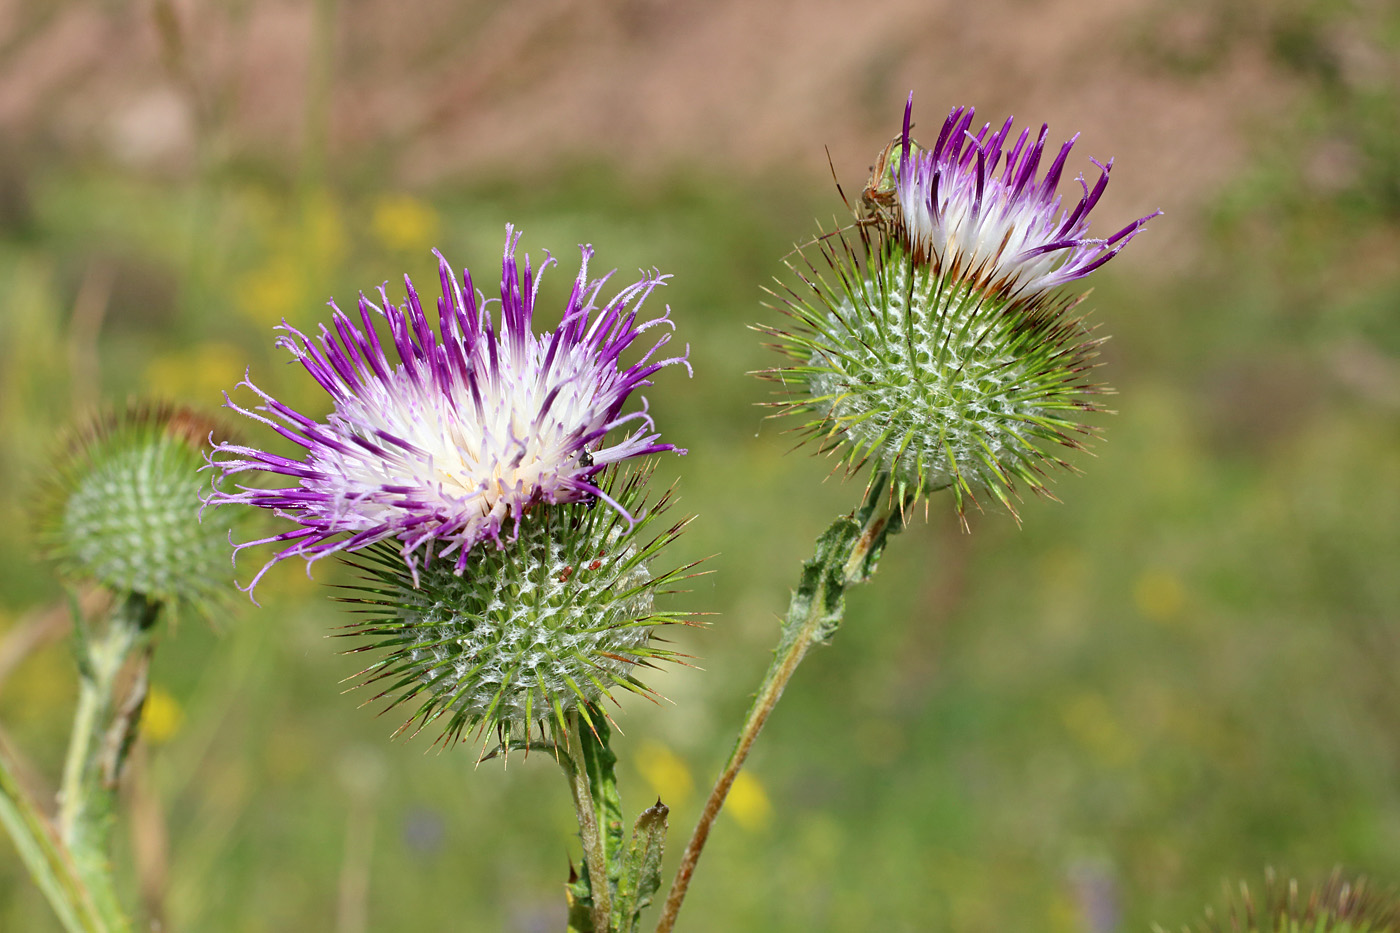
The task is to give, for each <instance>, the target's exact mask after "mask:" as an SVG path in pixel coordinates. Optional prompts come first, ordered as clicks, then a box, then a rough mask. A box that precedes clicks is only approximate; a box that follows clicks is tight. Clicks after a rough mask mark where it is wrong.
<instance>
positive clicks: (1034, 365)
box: [759, 98, 1148, 514]
mask: <svg viewBox="0 0 1400 933" xmlns="http://www.w3.org/2000/svg"><path fill="white" fill-rule="evenodd" d="M911 105H912V98H911ZM910 112H911V111H910V109H909V108H908V107H906V109H905V113H904V131H903V133H902V134H901V135H900V136H899V137H897V138H896V140H895V142H892V143H891V144H890V146H887V147H886V148H885V150H884V152H883V153H882V154H881V155H880V158H879V160H878V161H877V162H876V165H875V169H874V171H873V173H872V175H871V178H870V181H869V183H868V184H867V186H866V188H865V191H864V192H863V194H862V202H861V206H860V208H859V209H858V211H857V223H856V225H855V226H854V227H852V228H846V229H843V230H838V231H835V232H833V233H829V234H826V235H823V236H819V237H818V238H816V239H814V240H813V241H812V242H811V243H810V244H808V246H807V247H804V248H802V249H800V250H798V251H797V256H798V257H800V259H799V260H798V261H796V262H790V263H789V267H790V268H791V269H792V271H793V273H794V274H795V275H796V277H797V279H798V280H799V283H798V284H795V285H787V284H784V285H782V291H781V292H779V293H774V295H775V297H776V298H777V299H778V301H779V305H778V308H779V310H781V311H782V312H783V313H785V314H786V315H788V317H790V318H791V319H792V320H793V321H794V322H795V325H796V326H795V327H791V328H789V329H780V328H776V327H761V328H759V329H760V330H761V331H762V332H764V333H766V334H768V335H769V336H771V337H773V338H775V343H774V344H773V347H774V349H777V350H779V351H780V352H782V353H784V354H785V355H786V356H787V357H789V359H790V360H791V363H790V364H789V365H787V366H784V367H781V368H776V369H771V370H768V371H766V372H764V373H763V374H762V375H764V376H766V377H767V378H769V379H772V380H774V381H777V382H779V383H781V384H782V385H783V386H784V387H785V389H786V391H787V397H786V399H785V400H783V401H781V402H779V403H777V404H778V406H779V407H780V408H781V409H782V411H783V412H785V413H786V412H790V413H795V414H799V415H805V416H806V417H807V420H806V422H805V423H804V424H803V425H802V427H801V429H803V430H806V431H807V432H808V433H810V434H811V435H813V436H815V437H817V438H818V439H819V443H820V445H821V448H822V450H823V451H835V450H838V449H843V450H844V451H845V457H844V459H845V461H846V463H847V466H848V469H849V470H851V471H855V470H857V469H859V468H860V467H862V466H863V465H864V464H866V463H867V462H873V463H874V464H875V466H876V468H877V469H881V470H888V471H889V472H890V473H891V474H892V476H893V478H894V483H893V485H892V487H891V489H892V491H896V492H899V491H900V490H903V491H907V492H910V493H919V494H922V493H927V492H931V491H933V490H937V489H942V488H949V487H951V488H952V490H953V492H954V498H955V500H956V504H957V507H958V510H959V513H960V514H961V513H963V511H964V509H965V506H966V505H967V504H968V503H972V504H977V502H978V499H977V497H978V495H980V494H981V493H983V492H984V491H985V492H990V493H991V494H992V495H993V496H994V497H995V498H996V499H997V500H998V501H1000V502H1002V503H1003V504H1004V505H1005V506H1006V507H1007V508H1008V509H1009V510H1011V512H1012V513H1013V514H1015V506H1014V502H1013V500H1014V499H1015V498H1016V497H1017V496H1018V495H1019V489H1020V488H1029V489H1032V490H1034V491H1036V492H1041V493H1046V486H1045V478H1044V475H1045V473H1046V470H1047V467H1050V466H1058V467H1067V466H1068V464H1067V463H1066V462H1065V461H1064V460H1062V459H1060V458H1058V457H1056V456H1054V455H1052V454H1051V453H1050V452H1049V449H1048V448H1050V447H1052V446H1053V445H1061V446H1064V447H1067V448H1071V449H1073V448H1079V447H1082V446H1084V443H1085V441H1086V440H1087V439H1088V438H1090V437H1091V436H1092V435H1093V434H1094V433H1095V432H1094V429H1093V428H1091V427H1089V426H1086V425H1084V424H1082V423H1081V418H1082V415H1083V414H1084V413H1086V412H1093V411H1097V410H1099V409H1098V406H1097V405H1096V403H1095V401H1094V399H1095V396H1097V395H1099V394H1102V393H1104V392H1106V391H1107V390H1106V389H1105V388H1104V387H1103V386H1102V385H1100V384H1098V383H1096V382H1093V381H1091V380H1090V379H1089V372H1090V370H1092V369H1093V368H1094V366H1095V365H1096V364H1095V363H1094V361H1093V360H1094V356H1095V354H1096V352H1097V346H1098V344H1099V342H1100V341H1099V340H1097V339H1095V338H1094V337H1093V336H1092V334H1091V332H1090V330H1089V328H1087V327H1086V326H1085V325H1084V323H1083V321H1082V319H1081V318H1079V317H1077V316H1075V315H1073V313H1072V310H1071V309H1072V308H1073V307H1074V306H1075V305H1076V304H1077V301H1078V299H1076V298H1074V297H1073V296H1064V295H1060V294H1058V293H1057V292H1056V291H1055V286H1056V285H1059V284H1063V283H1064V282H1066V281H1070V280H1072V279H1075V278H1079V277H1081V276H1083V275H1085V274H1087V273H1088V272H1089V271H1091V270H1092V269H1093V268H1097V267H1098V266H1099V265H1102V264H1103V263H1104V262H1106V261H1107V260H1108V258H1110V257H1111V256H1112V255H1114V254H1116V253H1117V252H1118V250H1120V249H1122V247H1123V246H1124V245H1125V244H1126V243H1127V242H1128V240H1129V239H1131V237H1132V235H1133V234H1134V233H1135V232H1136V230H1137V229H1138V228H1139V227H1140V226H1141V225H1142V224H1143V223H1144V222H1145V221H1146V220H1147V219H1148V218H1142V219H1141V220H1138V221H1135V222H1134V223H1133V224H1131V225H1129V227H1128V228H1125V229H1124V230H1123V231H1120V233H1119V234H1116V235H1115V236H1114V237H1113V238H1111V241H1090V240H1087V239H1084V238H1083V237H1082V236H1080V234H1082V232H1083V230H1084V229H1085V228H1086V227H1087V223H1088V221H1087V215H1088V212H1089V209H1090V208H1092V207H1093V206H1094V203H1095V202H1097V200H1098V198H1099V195H1100V194H1101V193H1102V187H1103V181H1106V179H1107V170H1106V169H1105V175H1104V179H1102V180H1101V182H1100V185H1099V186H1098V187H1097V188H1096V189H1095V191H1094V192H1093V193H1092V194H1089V193H1087V192H1086V196H1085V198H1084V200H1083V201H1081V203H1080V205H1079V206H1078V207H1077V208H1076V209H1075V210H1074V211H1073V212H1071V213H1070V214H1069V215H1068V216H1067V217H1064V218H1061V219H1060V220H1058V221H1053V222H1052V221H1051V220H1048V219H1047V218H1049V217H1050V216H1051V215H1052V214H1053V213H1054V211H1055V210H1056V209H1057V206H1058V203H1059V202H1058V198H1057V197H1056V196H1055V194H1054V186H1055V184H1056V183H1057V182H1058V179H1059V175H1060V171H1061V168H1062V166H1063V163H1064V160H1065V158H1066V157H1067V155H1068V152H1069V147H1068V144H1067V145H1066V147H1065V148H1064V149H1063V150H1062V151H1061V153H1060V157H1059V158H1058V159H1057V160H1056V163H1055V165H1054V166H1053V167H1052V169H1051V171H1050V173H1049V174H1048V175H1047V177H1046V179H1045V180H1044V181H1041V182H1037V183H1035V184H1032V183H1031V179H1032V178H1033V176H1034V174H1035V171H1036V168H1037V166H1038V164H1039V160H1040V152H1041V149H1042V148H1043V144H1044V136H1045V132H1044V131H1043V130H1042V133H1041V139H1040V142H1039V143H1037V144H1036V145H1035V146H1028V145H1027V141H1028V139H1029V137H1028V135H1027V134H1025V133H1023V134H1022V136H1021V139H1020V141H1019V142H1017V144H1016V145H1015V147H1014V148H1013V150H1012V153H1011V155H1010V156H1009V157H1008V168H1007V171H1006V172H1005V173H1004V174H1003V176H1002V177H1001V178H996V177H994V176H993V175H992V172H993V170H994V169H995V167H996V165H997V163H998V161H999V159H1000V154H1001V146H1002V142H1003V140H1004V139H1005V137H1006V134H1007V133H1008V132H1009V130H1010V122H1009V121H1008V123H1007V125H1006V126H1005V127H1003V129H1002V131H1001V132H1000V133H998V134H996V135H994V136H991V137H989V136H988V128H984V129H983V131H982V133H980V134H978V135H976V136H968V135H967V132H966V131H967V125H968V121H969V120H970V119H971V110H963V109H961V108H959V109H956V110H954V111H953V115H952V116H950V117H949V121H948V123H947V124H945V126H944V131H943V134H942V135H941V136H940V137H939V141H938V144H937V145H936V146H935V147H934V148H933V149H932V150H927V151H926V150H923V149H920V148H919V147H917V146H916V145H915V144H914V143H913V141H912V140H911V139H910V136H909V131H910V126H911V123H910ZM965 136H966V137H967V139H969V140H971V147H970V148H965V147H964V142H966V141H967V140H965V139H964V137H965ZM955 137H956V139H957V141H956V142H950V140H954V138H955ZM896 145H898V149H899V152H898V162H897V163H894V162H892V159H893V153H894V151H895V146H896ZM813 249H815V250H817V251H818V252H819V254H820V255H819V257H813V256H811V255H810V253H811V251H812V250H813ZM804 250H805V252H804ZM1047 494H1048V493H1047Z"/></svg>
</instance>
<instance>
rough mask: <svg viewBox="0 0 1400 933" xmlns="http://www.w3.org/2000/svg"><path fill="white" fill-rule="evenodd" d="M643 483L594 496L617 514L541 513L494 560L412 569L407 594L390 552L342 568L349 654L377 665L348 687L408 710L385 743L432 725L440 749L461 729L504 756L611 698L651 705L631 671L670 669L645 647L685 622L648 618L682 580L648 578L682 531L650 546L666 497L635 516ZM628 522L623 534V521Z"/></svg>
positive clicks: (628, 481)
mask: <svg viewBox="0 0 1400 933" xmlns="http://www.w3.org/2000/svg"><path fill="white" fill-rule="evenodd" d="M648 472H649V471H648V470H645V469H644V470H642V471H639V472H634V473H631V474H630V475H622V474H619V473H618V471H617V470H616V469H615V468H612V469H609V470H608V471H606V473H605V475H604V476H603V477H601V478H600V483H601V484H602V485H603V486H605V487H608V488H610V489H612V490H613V492H612V495H613V497H614V500H613V501H614V502H615V503H616V504H617V508H613V509H606V508H595V507H592V503H587V502H585V503H562V504H546V505H541V506H540V507H539V508H538V509H536V511H535V512H534V513H532V514H531V516H530V519H529V521H527V522H524V523H522V524H521V526H520V532H519V534H518V535H516V536H515V537H513V538H511V539H509V540H504V541H502V547H501V548H500V549H496V548H483V549H479V550H478V551H476V552H473V555H472V562H471V571H470V572H469V573H467V574H463V575H457V574H454V573H453V572H452V569H451V565H450V564H448V563H445V562H435V563H432V564H430V565H427V566H425V567H423V568H422V569H421V570H420V572H419V579H418V580H417V581H416V582H415V580H414V579H413V577H412V575H411V574H409V573H408V572H407V570H406V567H405V565H404V563H403V560H402V559H401V558H400V556H399V554H398V552H397V550H396V549H395V548H393V547H391V546H387V545H384V544H381V545H377V546H375V547H371V548H369V549H367V550H365V551H363V552H361V553H360V554H358V555H356V556H355V557H353V558H350V559H349V560H350V562H351V563H352V564H353V565H355V566H356V567H358V568H359V569H360V571H361V572H362V576H363V580H362V581H361V582H360V583H359V584H357V585H354V586H351V587H348V588H347V589H348V590H350V591H351V592H352V593H353V595H352V596H350V597H349V598H348V599H347V600H346V601H347V602H351V603H356V604H358V605H359V608H360V610H361V614H362V615H364V616H365V618H364V619H362V620H361V621H359V622H357V623H355V624H353V625H350V626H347V630H346V631H345V632H344V633H343V634H345V635H350V636H355V637H359V638H364V639H368V643H367V644H365V645H363V646H361V647H358V648H356V649H353V650H355V651H376V652H384V656H383V657H381V658H380V659H379V660H377V661H375V662H374V663H372V664H370V665H369V666H368V667H367V668H365V669H364V670H363V671H361V673H360V674H359V675H358V676H357V678H356V679H358V680H360V682H361V685H362V686H372V687H377V688H380V692H379V693H378V694H377V696H376V697H374V699H380V698H389V707H388V708H390V709H392V708H395V707H399V706H405V707H410V708H412V710H413V711H412V712H411V714H410V715H409V716H408V718H407V720H406V721H405V722H404V723H403V724H402V725H401V726H400V727H399V729H398V731H397V732H396V733H395V734H396V735H397V734H399V733H403V732H405V731H411V732H412V733H414V734H416V733H417V732H418V731H419V730H421V729H423V728H424V727H425V726H427V725H429V724H430V723H438V724H440V725H441V728H442V734H441V736H440V739H439V741H440V742H441V743H442V744H443V745H444V746H446V745H450V744H452V743H453V742H455V741H457V740H458V739H460V738H461V737H462V736H463V734H464V733H465V732H468V731H470V730H472V729H473V728H477V729H480V730H481V731H482V732H484V733H486V734H487V735H488V738H489V737H490V736H491V735H492V734H495V735H496V736H497V737H498V738H499V739H500V740H501V742H502V743H503V744H508V740H509V738H510V736H511V735H513V734H516V735H518V734H519V733H520V732H521V730H523V731H524V732H525V734H527V735H528V734H529V730H530V728H531V727H532V726H535V725H539V726H540V727H541V729H542V731H543V730H545V729H546V728H547V727H548V728H552V729H553V730H554V732H555V735H556V736H557V735H559V734H560V733H561V732H563V731H564V729H565V728H566V726H565V722H564V717H565V714H566V713H567V712H568V711H570V710H573V709H575V708H579V707H580V706H581V705H582V706H583V708H584V709H585V715H587V712H586V710H587V706H588V705H592V704H596V703H597V702H598V701H599V700H601V699H602V698H603V697H609V698H611V697H612V695H613V691H614V690H616V689H619V688H620V689H622V690H625V691H630V692H634V693H641V694H650V693H651V691H650V690H648V688H646V687H644V686H643V685H642V683H641V681H640V680H639V679H638V678H637V676H636V674H635V668H636V667H638V666H639V665H642V666H653V665H654V662H656V661H660V660H672V659H676V658H678V657H679V656H678V655H677V654H676V652H674V651H671V650H669V649H666V648H663V647H660V646H658V645H656V644H654V643H653V641H654V630H655V628H656V627H657V626H660V625H667V624H674V623H677V622H684V621H685V616H684V615H683V614H681V613H675V612H669V611H662V610H658V609H657V608H656V606H655V596H656V594H657V592H658V591H659V589H660V588H662V587H663V586H665V585H666V584H667V583H668V582H669V581H672V580H673V579H674V578H675V577H676V576H677V575H678V574H679V573H680V572H681V571H679V570H671V571H668V572H658V571H655V570H654V569H653V568H652V562H653V560H654V558H655V557H656V555H657V553H658V552H659V551H660V550H661V548H662V547H664V546H665V545H666V544H668V543H669V542H670V541H672V540H673V539H674V538H675V537H676V536H677V535H678V534H679V533H680V530H681V528H682V526H683V525H684V522H681V523H677V524H674V525H671V526H670V527H668V528H666V529H665V530H663V531H661V532H659V533H656V532H655V531H654V530H653V529H652V528H651V526H652V524H653V523H654V522H655V521H656V520H657V519H658V518H659V517H660V516H661V515H662V513H664V512H665V510H666V507H667V505H668V502H669V498H670V496H669V494H667V495H665V496H663V497H662V498H661V500H660V501H659V502H658V503H656V504H655V505H653V506H652V507H650V508H648V507H646V505H645V503H644V501H643V500H644V488H643V487H644V485H645V479H646V475H647V473H648ZM628 513H631V514H635V515H637V516H638V518H637V520H636V522H635V525H633V526H631V527H629V522H628V521H627V519H626V517H625V516H626V514H628Z"/></svg>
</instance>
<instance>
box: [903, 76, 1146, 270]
mask: <svg viewBox="0 0 1400 933" xmlns="http://www.w3.org/2000/svg"><path fill="white" fill-rule="evenodd" d="M913 103H914V98H913V95H912V94H911V95H910V97H909V103H908V104H907V105H906V106H905V109H904V133H903V136H902V138H901V139H900V142H899V162H898V164H897V166H891V170H892V172H893V176H894V189H895V190H894V195H895V200H896V202H897V203H898V205H899V212H900V220H899V225H900V227H901V233H902V235H903V237H904V238H905V239H906V242H907V245H908V247H909V248H910V249H911V250H912V251H913V252H914V254H915V255H916V256H917V257H919V258H920V259H921V260H923V261H927V262H929V263H931V264H932V265H933V266H934V267H936V268H937V269H938V270H939V271H940V273H942V274H945V275H950V276H951V277H952V278H953V279H955V280H956V279H967V280H971V281H972V282H973V283H975V284H976V285H977V287H979V288H983V289H988V290H990V291H993V292H996V293H1000V294H1005V295H1007V296H1010V297H1017V298H1022V297H1027V298H1029V297H1035V296H1037V295H1040V294H1044V293H1046V292H1048V291H1050V290H1052V289H1054V288H1057V287H1059V286H1061V285H1064V284H1066V283H1068V282H1072V281H1074V280H1075V279H1079V278H1082V277H1084V276H1086V275H1088V274H1089V273H1090V272H1092V271H1094V270H1095V269H1097V268H1098V267H1099V266H1101V265H1103V264H1104V263H1106V262H1108V261H1109V260H1110V259H1112V258H1113V257H1114V256H1116V255H1118V252H1119V251H1120V250H1121V249H1122V248H1123V247H1124V246H1126V245H1127V244H1128V241H1129V240H1131V239H1132V238H1133V236H1134V235H1135V234H1136V233H1137V232H1138V230H1140V229H1141V228H1142V226H1143V224H1145V223H1146V222H1147V221H1149V220H1151V219H1152V218H1153V217H1156V216H1157V215H1158V214H1160V213H1161V211H1154V212H1153V213H1151V214H1148V215H1147V216H1145V217H1140V218H1138V219H1137V220H1135V221H1133V222H1132V223H1130V224H1128V225H1127V226H1126V227H1124V228H1123V229H1121V230H1119V231H1118V232H1117V233H1115V234H1113V235H1112V236H1110V237H1108V238H1106V239H1098V238H1094V237H1090V236H1089V213H1090V212H1091V211H1092V210H1093V209H1094V206H1095V205H1096V204H1097V203H1098V201H1099V199H1100V198H1101V197H1102V196H1103V193H1104V189H1105V188H1106V187H1107V186H1108V174H1109V171H1110V170H1111V169H1112V167H1113V160H1112V159H1110V160H1108V162H1107V163H1099V162H1097V161H1094V160H1090V161H1092V162H1093V164H1094V165H1095V166H1096V167H1097V168H1098V169H1099V178H1098V180H1097V182H1095V184H1094V186H1093V188H1092V189H1091V188H1090V187H1089V184H1088V182H1086V181H1085V180H1084V176H1083V175H1080V176H1079V178H1078V181H1079V185H1080V188H1081V189H1082V192H1083V193H1082V195H1081V197H1080V198H1079V201H1078V203H1076V204H1075V205H1074V207H1073V208H1072V209H1068V210H1062V209H1061V200H1060V196H1059V194H1058V193H1057V188H1058V187H1059V184H1060V176H1061V174H1062V173H1063V171H1064V167H1065V162H1066V160H1067V159H1068V158H1069V153H1070V150H1071V149H1072V148H1073V147H1074V144H1075V142H1076V141H1077V140H1078V139H1079V136H1078V134H1075V136H1073V137H1072V138H1071V139H1070V140H1069V141H1068V142H1066V143H1065V144H1064V145H1062V146H1061V147H1060V151H1059V154H1058V155H1056V156H1055V159H1054V161H1053V162H1052V163H1051V164H1050V168H1049V169H1048V170H1047V171H1046V172H1045V174H1044V175H1043V176H1040V177H1037V172H1038V171H1039V169H1040V164H1041V159H1042V158H1043V157H1044V155H1045V143H1046V136H1047V134H1048V132H1049V126H1048V125H1045V124H1042V125H1041V127H1040V134H1039V135H1038V136H1037V137H1036V139H1035V141H1034V143H1032V142H1031V134H1030V130H1029V129H1024V130H1022V131H1021V134H1020V136H1018V137H1017V138H1016V141H1015V143H1014V144H1013V145H1011V147H1010V149H1009V150H1008V149H1007V143H1008V141H1009V140H1010V138H1011V126H1012V119H1013V118H1010V117H1008V118H1007V120H1006V122H1005V123H1003V124H1002V127H1001V129H1000V130H997V131H996V132H992V125H991V124H990V123H987V124H984V125H983V126H982V128H981V129H980V130H977V131H976V132H975V133H974V132H973V131H972V126H973V123H972V119H973V116H974V114H975V112H976V111H975V110H974V109H973V108H971V107H954V108H953V110H952V111H951V112H950V113H949V114H948V118H947V119H946V120H945V121H944V122H943V128H942V130H941V131H940V132H939V134H938V141H937V142H936V143H935V144H934V146H933V147H932V148H931V149H923V148H920V147H917V146H915V145H914V144H912V143H911V141H910V138H909V128H910V114H911V111H912V108H913ZM998 167H1000V171H998Z"/></svg>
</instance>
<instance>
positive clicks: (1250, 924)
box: [1196, 872, 1400, 933]
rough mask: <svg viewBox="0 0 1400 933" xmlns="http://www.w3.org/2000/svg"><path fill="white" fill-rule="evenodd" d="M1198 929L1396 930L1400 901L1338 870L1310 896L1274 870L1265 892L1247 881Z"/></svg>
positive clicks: (1277, 932) (1273, 932) (1219, 932)
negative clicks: (1278, 876)
mask: <svg viewBox="0 0 1400 933" xmlns="http://www.w3.org/2000/svg"><path fill="white" fill-rule="evenodd" d="M1196 930H1197V931H1198V933H1227V931H1229V933H1396V931H1400V902H1398V901H1397V899H1396V896H1395V893H1394V892H1393V891H1392V892H1390V893H1389V894H1388V895H1382V894H1380V893H1378V892H1376V891H1374V890H1372V889H1371V888H1369V887H1368V886H1367V883H1366V879H1364V878H1362V879H1359V880H1356V881H1351V880H1349V879H1346V878H1344V877H1342V875H1341V874H1340V873H1334V874H1333V875H1332V877H1331V878H1329V879H1328V880H1327V882H1326V883H1325V884H1323V885H1322V886H1320V887H1317V888H1314V889H1313V890H1312V891H1311V892H1309V893H1308V894H1306V895H1304V894H1302V893H1301V892H1300V891H1299V887H1298V882H1297V881H1294V880H1289V881H1287V882H1283V881H1280V880H1279V879H1278V878H1277V877H1275V876H1274V874H1273V873H1272V872H1270V873H1269V874H1268V876H1267V877H1266V879H1265V883H1264V890H1263V892H1262V894H1261V895H1259V896H1256V895H1255V894H1254V892H1252V891H1250V889H1249V888H1248V887H1247V886H1246V885H1244V884H1241V885H1240V889H1239V893H1238V894H1237V895H1235V896H1233V897H1230V898H1229V900H1228V902H1227V904H1226V907H1225V910H1224V912H1223V914H1216V913H1215V912H1214V911H1207V913H1206V916H1205V919H1204V920H1203V921H1202V922H1201V923H1200V924H1199V925H1198V926H1197V927H1196Z"/></svg>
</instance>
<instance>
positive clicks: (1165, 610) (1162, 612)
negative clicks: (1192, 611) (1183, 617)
mask: <svg viewBox="0 0 1400 933" xmlns="http://www.w3.org/2000/svg"><path fill="white" fill-rule="evenodd" d="M1133 602H1134V603H1136V604H1137V608H1138V612H1141V613H1142V614H1143V615H1144V616H1146V617H1147V618H1149V619H1151V620H1152V621H1154V622H1170V621H1171V620H1172V619H1174V618H1176V617H1177V616H1178V615H1180V613H1181V608H1182V606H1183V605H1184V604H1185V602H1186V592H1185V589H1184V588H1183V587H1182V585H1181V580H1180V578H1178V577H1177V576H1176V575H1175V574H1172V573H1169V572H1167V571H1165V570H1148V571H1144V572H1143V573H1141V574H1139V575H1138V578H1137V580H1135V581H1134V582H1133Z"/></svg>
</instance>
